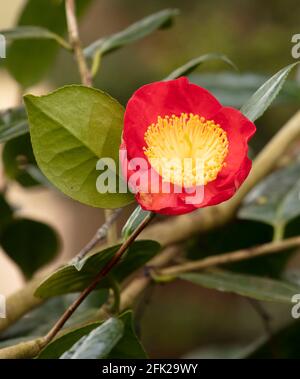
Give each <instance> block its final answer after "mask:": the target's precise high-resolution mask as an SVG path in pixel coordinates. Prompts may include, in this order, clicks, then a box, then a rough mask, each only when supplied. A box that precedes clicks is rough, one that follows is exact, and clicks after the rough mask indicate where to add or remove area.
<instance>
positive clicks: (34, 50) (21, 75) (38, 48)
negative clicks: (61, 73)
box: [3, 0, 92, 88]
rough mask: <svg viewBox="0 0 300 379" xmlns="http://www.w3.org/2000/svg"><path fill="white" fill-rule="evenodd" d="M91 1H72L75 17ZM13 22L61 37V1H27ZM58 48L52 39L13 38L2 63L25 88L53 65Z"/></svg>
mask: <svg viewBox="0 0 300 379" xmlns="http://www.w3.org/2000/svg"><path fill="white" fill-rule="evenodd" d="M91 1H92V0H76V8H77V14H78V16H81V15H82V14H83V12H84V10H85V9H86V8H87V7H88V6H89V5H90V3H91ZM17 24H18V26H19V27H24V26H38V27H42V28H45V29H47V30H49V31H51V32H52V33H55V34H56V35H60V36H62V35H64V34H65V32H66V17H65V4H64V1H53V0H51V1H50V0H28V1H27V2H26V3H25V6H24V8H23V10H22V12H21V15H20V18H19V20H18V22H17ZM29 51H30V54H29V53H28V52H29ZM58 51H59V45H58V44H57V42H56V41H54V40H45V39H44V40H38V39H30V40H19V41H14V42H13V43H11V45H10V46H9V48H8V50H7V57H6V59H3V64H4V65H5V66H6V67H7V68H8V70H9V71H10V73H11V75H12V76H13V77H14V78H15V79H16V80H17V81H18V82H19V83H20V84H21V85H22V87H24V88H28V87H30V86H32V85H33V84H35V83H37V82H39V81H40V80H41V79H43V77H44V75H45V74H46V73H47V72H48V70H49V69H50V68H51V67H52V66H53V62H54V60H55V58H56V56H57V53H58ZM20 62H21V63H20Z"/></svg>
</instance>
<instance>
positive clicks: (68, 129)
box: [24, 85, 134, 208]
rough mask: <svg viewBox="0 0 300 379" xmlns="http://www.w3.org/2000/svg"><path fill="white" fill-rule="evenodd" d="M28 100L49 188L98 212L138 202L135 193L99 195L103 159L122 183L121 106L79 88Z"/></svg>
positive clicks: (35, 147)
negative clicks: (113, 166)
mask: <svg viewBox="0 0 300 379" xmlns="http://www.w3.org/2000/svg"><path fill="white" fill-rule="evenodd" d="M24 99H25V104H26V108H27V112H28V118H29V124H30V134H31V141H32V146H33V150H34V154H35V157H36V160H37V163H38V165H39V167H40V169H41V170H42V172H43V173H44V175H45V176H46V177H47V178H48V179H49V180H50V182H52V183H53V184H54V185H55V186H56V187H57V188H59V189H60V190H61V191H62V192H63V193H65V194H66V195H68V196H70V197H71V198H73V199H75V200H78V201H80V202H82V203H84V204H87V205H91V206H94V207H100V208H118V207H122V206H125V205H127V204H129V203H130V202H131V201H133V199H134V198H133V195H132V194H131V193H125V194H122V193H118V192H117V193H108V192H107V193H99V192H98V191H97V188H96V182H97V178H98V177H99V175H100V172H99V171H97V169H96V165H97V162H98V160H99V158H112V159H113V161H114V162H115V164H116V166H117V172H116V173H115V172H114V174H116V175H115V178H116V184H117V185H118V182H119V176H118V175H117V174H118V161H119V145H120V142H121V133H122V129H123V113H124V110H123V107H122V106H121V105H120V104H119V103H118V102H117V101H116V100H114V99H113V98H111V97H110V96H109V95H107V94H106V93H104V92H102V91H100V90H96V89H93V88H88V87H84V86H77V85H73V86H66V87H63V88H60V89H58V90H57V91H55V92H53V93H51V94H49V95H46V96H41V97H36V96H32V95H27V96H25V98H24ZM120 180H121V179H120ZM117 191H118V187H117Z"/></svg>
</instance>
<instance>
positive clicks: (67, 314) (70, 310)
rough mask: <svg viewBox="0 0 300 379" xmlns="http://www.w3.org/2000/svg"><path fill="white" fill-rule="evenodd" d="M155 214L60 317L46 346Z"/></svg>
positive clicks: (141, 226)
mask: <svg viewBox="0 0 300 379" xmlns="http://www.w3.org/2000/svg"><path fill="white" fill-rule="evenodd" d="M153 216H154V214H150V215H148V216H147V217H146V218H145V219H144V220H143V222H142V223H141V224H140V225H139V226H138V228H137V229H136V230H135V231H134V232H133V233H132V234H131V235H130V237H129V238H128V239H127V240H126V241H124V243H123V244H122V245H121V247H120V248H119V250H118V251H117V252H116V254H115V255H114V256H113V258H112V259H111V260H110V261H109V262H108V263H107V264H106V265H105V266H104V267H103V268H102V270H101V271H100V272H99V273H98V274H97V276H96V277H95V278H94V280H93V281H92V282H91V284H90V285H89V286H88V287H87V288H85V289H84V290H83V291H82V292H81V294H80V295H79V297H78V298H77V299H76V300H75V301H74V302H73V303H72V304H71V305H70V306H69V308H68V309H67V310H66V311H65V313H64V314H63V315H62V316H61V317H60V319H59V320H58V321H57V323H56V324H55V325H54V326H53V328H52V329H51V330H50V331H49V333H48V334H47V335H46V337H45V339H44V343H45V345H47V344H48V343H49V342H51V341H52V339H53V338H54V337H55V336H56V335H57V333H58V332H59V331H60V330H61V329H62V327H63V326H64V325H65V323H66V322H67V321H68V319H69V318H70V317H71V316H72V314H73V313H74V312H75V310H76V309H77V308H78V307H79V305H80V304H81V303H82V302H83V300H84V299H85V298H86V297H87V296H88V295H89V294H90V293H91V292H92V291H93V290H94V289H95V288H96V287H97V285H98V284H99V282H100V281H101V280H102V279H103V278H105V277H106V276H107V274H109V272H110V271H111V270H112V269H113V268H114V267H115V266H116V264H117V263H118V262H119V261H120V259H121V258H122V256H123V254H124V253H125V252H126V251H127V249H128V248H129V246H130V245H131V244H132V243H133V242H134V241H135V239H136V238H137V236H138V235H139V234H140V233H141V232H142V230H144V229H145V227H146V226H147V225H148V224H149V223H150V221H151V220H152V218H153Z"/></svg>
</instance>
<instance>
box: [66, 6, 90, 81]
mask: <svg viewBox="0 0 300 379" xmlns="http://www.w3.org/2000/svg"><path fill="white" fill-rule="evenodd" d="M66 17H67V25H68V31H69V40H70V44H71V46H72V48H73V51H74V54H75V57H76V60H77V63H78V69H79V73H80V77H81V81H82V84H84V85H85V86H88V87H91V86H92V75H91V72H90V69H89V67H88V64H87V61H86V59H85V56H84V54H83V50H82V47H81V41H80V38H79V31H78V23H77V18H76V6H75V0H66Z"/></svg>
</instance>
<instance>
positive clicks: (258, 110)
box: [241, 62, 299, 122]
mask: <svg viewBox="0 0 300 379" xmlns="http://www.w3.org/2000/svg"><path fill="white" fill-rule="evenodd" d="M298 63H299V62H295V63H292V64H290V65H289V66H287V67H284V68H283V69H281V70H280V71H278V72H277V73H276V74H275V75H274V76H272V77H271V78H270V79H269V80H268V81H267V82H265V83H264V84H263V85H262V86H261V87H260V88H259V89H258V90H257V91H256V92H255V93H254V95H253V96H252V97H251V98H250V99H249V100H248V101H247V102H246V103H245V104H244V105H243V106H242V108H241V112H242V113H243V114H244V115H245V116H246V117H248V118H249V119H250V120H252V121H253V122H254V121H255V120H257V119H258V118H259V117H260V116H262V115H263V113H264V112H265V111H266V110H267V109H268V108H269V106H270V105H271V104H272V102H273V101H274V100H275V98H276V96H277V95H278V94H279V92H280V91H281V89H282V87H283V85H284V82H285V81H286V78H287V77H288V74H289V73H290V71H291V70H292V69H293V68H294V67H295V66H296V65H297V64H298Z"/></svg>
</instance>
